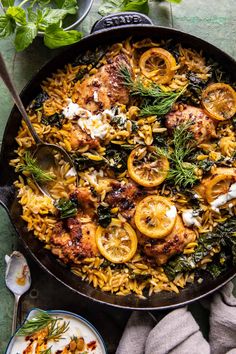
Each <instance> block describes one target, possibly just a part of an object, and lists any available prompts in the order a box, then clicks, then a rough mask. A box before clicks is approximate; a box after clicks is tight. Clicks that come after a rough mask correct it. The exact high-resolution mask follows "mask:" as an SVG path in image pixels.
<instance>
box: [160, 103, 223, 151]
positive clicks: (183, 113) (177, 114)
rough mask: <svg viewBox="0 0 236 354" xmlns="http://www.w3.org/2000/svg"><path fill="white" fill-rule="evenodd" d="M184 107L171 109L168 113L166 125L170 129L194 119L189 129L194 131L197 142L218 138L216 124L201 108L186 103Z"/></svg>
mask: <svg viewBox="0 0 236 354" xmlns="http://www.w3.org/2000/svg"><path fill="white" fill-rule="evenodd" d="M182 108H183V109H182V110H181V109H177V110H175V111H171V112H170V113H169V114H167V115H166V121H165V125H166V127H167V128H168V130H173V129H175V128H176V127H177V126H178V125H180V124H184V123H187V122H189V121H192V123H193V124H192V125H191V127H190V128H189V130H190V131H191V132H192V133H193V135H194V139H195V140H196V142H197V144H202V143H206V142H208V141H209V140H210V139H211V138H216V137H217V135H216V130H215V124H214V122H213V120H212V119H211V118H210V117H208V116H207V115H206V114H205V113H204V111H203V110H202V109H201V108H197V107H193V106H188V105H185V106H184V107H182Z"/></svg>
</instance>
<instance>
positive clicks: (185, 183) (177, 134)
mask: <svg viewBox="0 0 236 354" xmlns="http://www.w3.org/2000/svg"><path fill="white" fill-rule="evenodd" d="M191 125H192V121H189V122H187V123H185V124H180V125H179V126H178V127H177V128H176V129H175V130H174V133H173V147H174V150H173V152H172V154H171V155H170V161H171V168H170V171H169V173H168V176H167V179H168V180H171V181H172V182H174V184H175V185H178V186H180V187H182V188H186V187H192V186H193V185H194V183H195V182H197V180H198V178H197V176H196V174H195V169H196V166H195V165H194V164H192V163H189V162H186V161H185V159H186V158H187V157H188V156H189V155H190V154H191V153H192V152H193V150H194V148H195V147H194V144H193V134H192V132H191V131H189V128H190V126H191Z"/></svg>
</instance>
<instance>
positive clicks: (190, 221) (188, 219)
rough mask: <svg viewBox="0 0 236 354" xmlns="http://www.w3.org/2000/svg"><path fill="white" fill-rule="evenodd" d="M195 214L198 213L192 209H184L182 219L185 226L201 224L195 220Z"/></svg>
mask: <svg viewBox="0 0 236 354" xmlns="http://www.w3.org/2000/svg"><path fill="white" fill-rule="evenodd" d="M196 216H198V214H197V213H196V211H194V210H193V209H187V210H184V211H183V213H182V219H183V222H184V224H185V225H186V226H188V227H189V226H197V227H199V226H201V224H200V222H199V221H198V220H197V218H196Z"/></svg>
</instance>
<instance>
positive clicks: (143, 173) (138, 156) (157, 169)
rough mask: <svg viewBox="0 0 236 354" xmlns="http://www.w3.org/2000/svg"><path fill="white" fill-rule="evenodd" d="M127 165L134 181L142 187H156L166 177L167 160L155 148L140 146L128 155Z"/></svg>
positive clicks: (167, 169)
mask: <svg viewBox="0 0 236 354" xmlns="http://www.w3.org/2000/svg"><path fill="white" fill-rule="evenodd" d="M127 167H128V173H129V175H130V177H131V178H132V179H133V180H134V181H135V182H136V183H138V184H140V185H141V186H144V187H156V186H158V185H159V184H161V183H162V182H163V181H164V180H165V178H166V177H167V174H168V171H169V162H168V159H167V158H166V157H165V156H159V155H158V154H157V153H156V152H155V148H153V147H151V146H150V147H143V146H140V147H138V148H136V149H134V150H133V151H132V152H131V154H130V155H129V158H128V162H127Z"/></svg>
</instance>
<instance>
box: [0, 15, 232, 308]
mask: <svg viewBox="0 0 236 354" xmlns="http://www.w3.org/2000/svg"><path fill="white" fill-rule="evenodd" d="M92 32H93V33H92V34H91V35H89V36H87V37H86V38H84V39H82V40H81V41H80V42H79V43H78V44H76V45H73V46H71V47H69V48H68V49H67V50H66V51H65V52H63V53H61V54H59V55H58V56H56V57H55V58H54V59H52V60H51V61H50V62H49V63H48V64H46V65H45V66H44V67H43V68H42V69H41V70H40V71H39V72H38V73H37V74H36V75H35V77H34V78H33V79H32V80H31V81H30V82H29V83H28V85H27V86H26V87H25V88H24V89H23V91H22V92H21V98H22V100H23V103H24V104H25V106H27V105H28V104H29V103H30V102H31V100H32V99H33V98H35V96H36V95H37V94H38V93H39V91H40V83H41V82H42V80H43V79H45V78H46V77H47V76H49V75H50V74H51V73H53V72H55V71H56V70H57V68H62V67H63V66H64V65H65V64H66V63H68V62H73V60H74V58H75V57H76V56H77V55H78V54H80V53H82V52H85V51H86V50H88V49H92V50H93V49H94V48H96V47H97V46H98V45H104V46H106V45H107V44H110V43H111V44H112V43H114V42H117V41H120V40H123V39H125V38H127V37H129V36H131V35H132V36H134V37H137V39H141V38H147V37H151V38H152V39H153V40H155V41H160V40H161V39H169V38H171V39H173V41H176V42H179V43H182V44H183V46H187V47H191V48H195V49H196V50H203V51H204V53H205V55H207V56H210V57H212V58H213V59H214V60H215V61H217V62H218V63H220V64H222V65H223V66H224V67H225V68H226V70H227V71H228V72H230V73H231V75H232V79H233V80H235V81H236V62H235V61H234V60H233V59H232V58H231V57H230V56H228V55H227V54H225V53H224V52H223V51H221V50H220V49H218V48H216V47H214V46H213V45H211V44H209V43H207V42H205V41H203V40H202V39H199V38H197V37H194V36H192V35H190V34H186V33H183V32H181V31H178V30H175V29H171V28H164V27H156V26H152V25H151V21H150V20H149V19H148V18H147V17H146V16H143V15H140V14H135V13H123V14H117V15H110V16H108V17H106V18H104V19H102V20H100V21H99V22H98V23H96V24H95V25H94V27H93V29H92ZM20 121H21V117H20V114H19V112H18V110H17V109H16V107H13V109H12V112H11V114H10V117H9V119H8V122H7V125H6V129H5V133H4V138H3V144H2V151H1V155H0V203H1V204H2V205H3V206H4V207H5V209H6V210H7V212H8V214H9V217H10V219H11V221H12V223H13V225H14V226H15V229H16V231H17V233H18V234H19V237H20V239H21V240H22V241H23V244H24V246H25V247H26V249H28V250H29V252H30V253H31V255H32V256H33V258H34V259H35V260H36V261H37V262H38V263H39V264H40V265H41V266H42V268H44V270H45V271H47V272H48V273H50V274H51V275H53V276H54V277H55V278H56V279H58V280H59V281H60V282H62V283H63V284H64V285H66V286H67V287H68V288H70V289H71V290H73V291H74V292H75V293H77V294H80V295H83V296H85V297H87V298H90V299H92V300H94V301H98V302H101V303H104V304H108V305H111V306H116V307H120V308H126V309H136V310H148V309H149V310H154V309H170V308H174V307H177V306H181V305H184V304H187V303H190V302H192V301H195V300H197V299H200V298H202V297H203V296H206V295H208V294H211V293H212V292H214V291H215V290H217V289H219V288H220V287H222V286H223V285H224V284H226V283H227V282H228V281H229V280H231V279H232V278H233V277H234V276H235V275H236V267H232V268H230V269H228V270H227V271H226V272H225V273H224V274H222V275H221V276H220V277H218V278H217V279H214V280H213V279H207V278H206V279H204V281H203V283H202V284H197V283H195V284H192V285H189V286H187V287H186V288H185V289H183V290H181V292H180V294H175V293H168V292H161V293H159V294H155V295H152V296H150V297H147V298H146V299H140V298H138V297H137V296H135V295H129V296H125V297H122V296H117V295H114V294H107V293H104V292H102V291H100V290H97V289H94V288H93V287H92V286H90V285H89V284H88V283H85V282H82V281H81V280H80V279H79V278H78V277H76V276H75V275H74V274H72V273H71V272H70V270H69V269H68V268H67V267H65V266H63V265H62V264H61V263H60V262H58V261H57V259H56V258H55V257H54V256H53V255H52V254H51V253H50V252H49V251H47V250H45V249H44V245H43V243H42V242H40V241H39V240H37V239H36V238H35V237H34V236H33V233H32V232H28V231H27V228H26V223H25V222H24V221H23V220H22V219H21V217H20V215H21V206H20V205H19V203H18V202H17V199H16V193H15V190H14V186H13V182H14V180H15V179H16V178H17V176H16V174H15V173H14V170H13V168H12V167H10V166H9V161H10V160H11V159H12V158H14V157H15V154H14V149H15V147H16V142H15V136H16V135H17V131H18V128H19V125H20Z"/></svg>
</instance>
